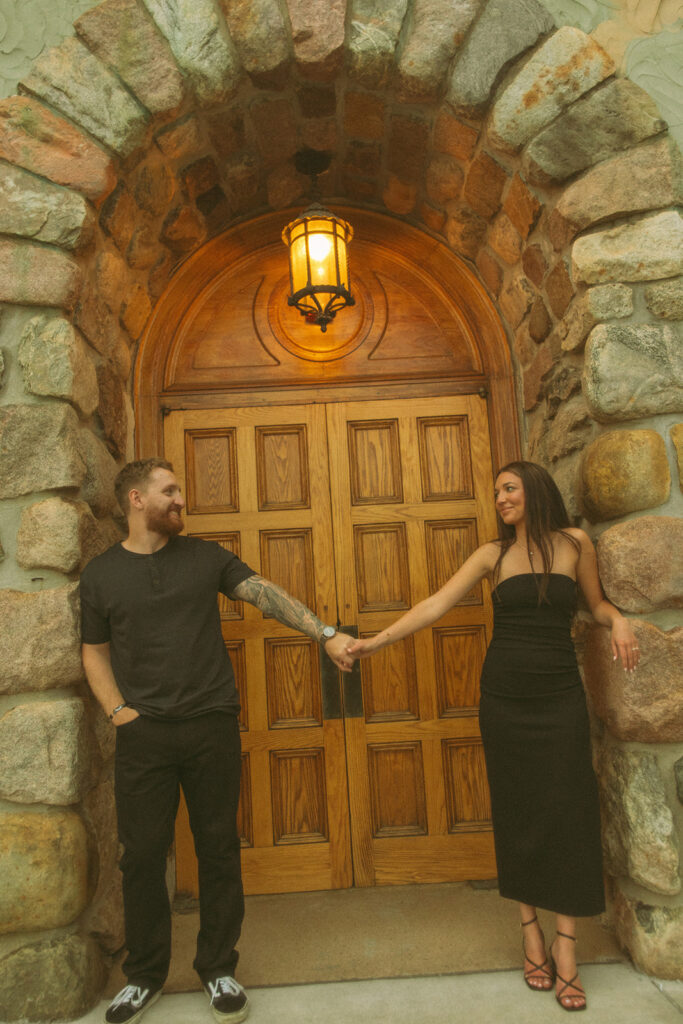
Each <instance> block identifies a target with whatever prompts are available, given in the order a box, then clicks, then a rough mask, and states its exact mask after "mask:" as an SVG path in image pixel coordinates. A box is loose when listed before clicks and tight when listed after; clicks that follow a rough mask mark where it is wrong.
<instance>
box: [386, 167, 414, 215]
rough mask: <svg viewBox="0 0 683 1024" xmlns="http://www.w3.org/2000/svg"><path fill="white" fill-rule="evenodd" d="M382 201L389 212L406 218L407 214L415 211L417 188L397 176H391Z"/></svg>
mask: <svg viewBox="0 0 683 1024" xmlns="http://www.w3.org/2000/svg"><path fill="white" fill-rule="evenodd" d="M382 201H383V202H384V205H385V206H386V208H387V210H391V212H392V213H398V214H400V215H401V216H405V214H407V213H410V212H411V210H414V209H415V203H416V202H417V188H416V187H415V185H411V184H409V183H407V182H404V181H401V179H400V178H397V177H396V175H395V174H390V175H389V179H388V181H387V187H386V188H385V189H384V192H383V193H382Z"/></svg>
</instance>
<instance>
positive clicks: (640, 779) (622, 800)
mask: <svg viewBox="0 0 683 1024" xmlns="http://www.w3.org/2000/svg"><path fill="white" fill-rule="evenodd" d="M598 778H599V780H600V790H601V800H602V807H603V816H602V817H603V833H602V836H603V844H604V849H605V854H606V860H607V870H608V872H609V873H610V874H611V875H614V876H616V877H623V876H624V875H627V876H628V877H629V878H631V879H632V881H634V882H636V884H638V885H643V886H645V888H646V889H650V890H651V891H652V892H656V893H661V894H662V895H664V896H675V895H676V894H677V893H679V892H680V890H681V880H680V878H679V875H678V868H679V855H678V840H677V837H676V829H675V826H674V821H673V815H672V814H671V810H670V808H669V806H668V804H667V802H666V790H665V787H664V780H663V779H662V775H661V772H660V770H659V766H658V764H657V759H656V757H655V756H654V755H653V754H650V753H646V752H644V751H634V750H621V749H619V748H618V747H615V746H613V745H612V744H605V745H604V746H603V748H602V750H601V756H600V768H599V771H598Z"/></svg>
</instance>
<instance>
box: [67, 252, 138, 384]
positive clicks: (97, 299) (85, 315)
mask: <svg viewBox="0 0 683 1024" xmlns="http://www.w3.org/2000/svg"><path fill="white" fill-rule="evenodd" d="M128 287H129V281H128V271H127V268H126V264H125V263H124V261H123V260H122V259H121V258H120V257H119V256H117V255H115V254H114V253H113V252H108V251H103V252H100V253H99V254H98V256H97V260H96V262H95V267H94V268H92V269H91V272H90V273H89V274H88V276H87V278H86V282H85V288H84V290H83V293H82V295H81V298H80V301H79V303H78V305H77V306H76V310H75V314H76V317H75V319H76V323H77V325H78V327H79V328H80V330H81V331H82V332H83V334H84V335H85V336H86V338H87V339H88V341H89V342H90V344H91V345H92V346H93V348H95V349H97V351H98V352H99V353H101V355H103V356H105V358H106V359H108V360H109V361H110V362H111V363H112V365H113V366H114V367H115V368H116V371H117V373H118V374H119V376H120V377H121V379H122V380H127V379H128V377H129V375H130V367H131V354H130V350H129V348H128V345H127V343H126V341H125V338H124V335H123V331H122V329H121V326H120V324H119V316H120V311H121V300H122V298H123V296H124V295H125V294H126V292H127V290H128Z"/></svg>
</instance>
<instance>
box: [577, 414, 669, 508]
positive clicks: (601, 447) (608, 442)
mask: <svg viewBox="0 0 683 1024" xmlns="http://www.w3.org/2000/svg"><path fill="white" fill-rule="evenodd" d="M670 488H671V475H670V473H669V463H668V460H667V457H666V446H665V444H664V440H663V438H662V437H661V436H660V435H659V434H658V433H657V432H656V431H654V430H614V431H610V432H608V433H606V434H601V435H600V437H598V438H596V440H595V441H593V443H592V444H591V446H590V448H588V450H587V451H586V454H585V457H584V462H583V501H584V507H585V510H586V514H587V515H588V518H589V519H590V520H591V522H594V523H596V522H605V521H606V520H609V519H616V518H617V517H618V516H623V515H626V514H627V513H628V512H638V511H639V510H640V509H645V508H655V507H656V506H657V505H661V504H662V502H664V501H666V499H667V498H668V496H669V491H670Z"/></svg>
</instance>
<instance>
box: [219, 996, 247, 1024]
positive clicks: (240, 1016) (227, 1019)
mask: <svg viewBox="0 0 683 1024" xmlns="http://www.w3.org/2000/svg"><path fill="white" fill-rule="evenodd" d="M211 1013H212V1014H213V1015H214V1018H215V1019H216V1020H217V1021H219V1024H239V1022H240V1021H241V1020H246V1019H247V1017H248V1016H249V1000H247V1002H246V1003H245V1004H244V1006H243V1007H242V1009H241V1010H235V1011H234V1013H221V1012H220V1011H219V1010H217V1009H216V1008H215V1007H214V1006H212V1007H211Z"/></svg>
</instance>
